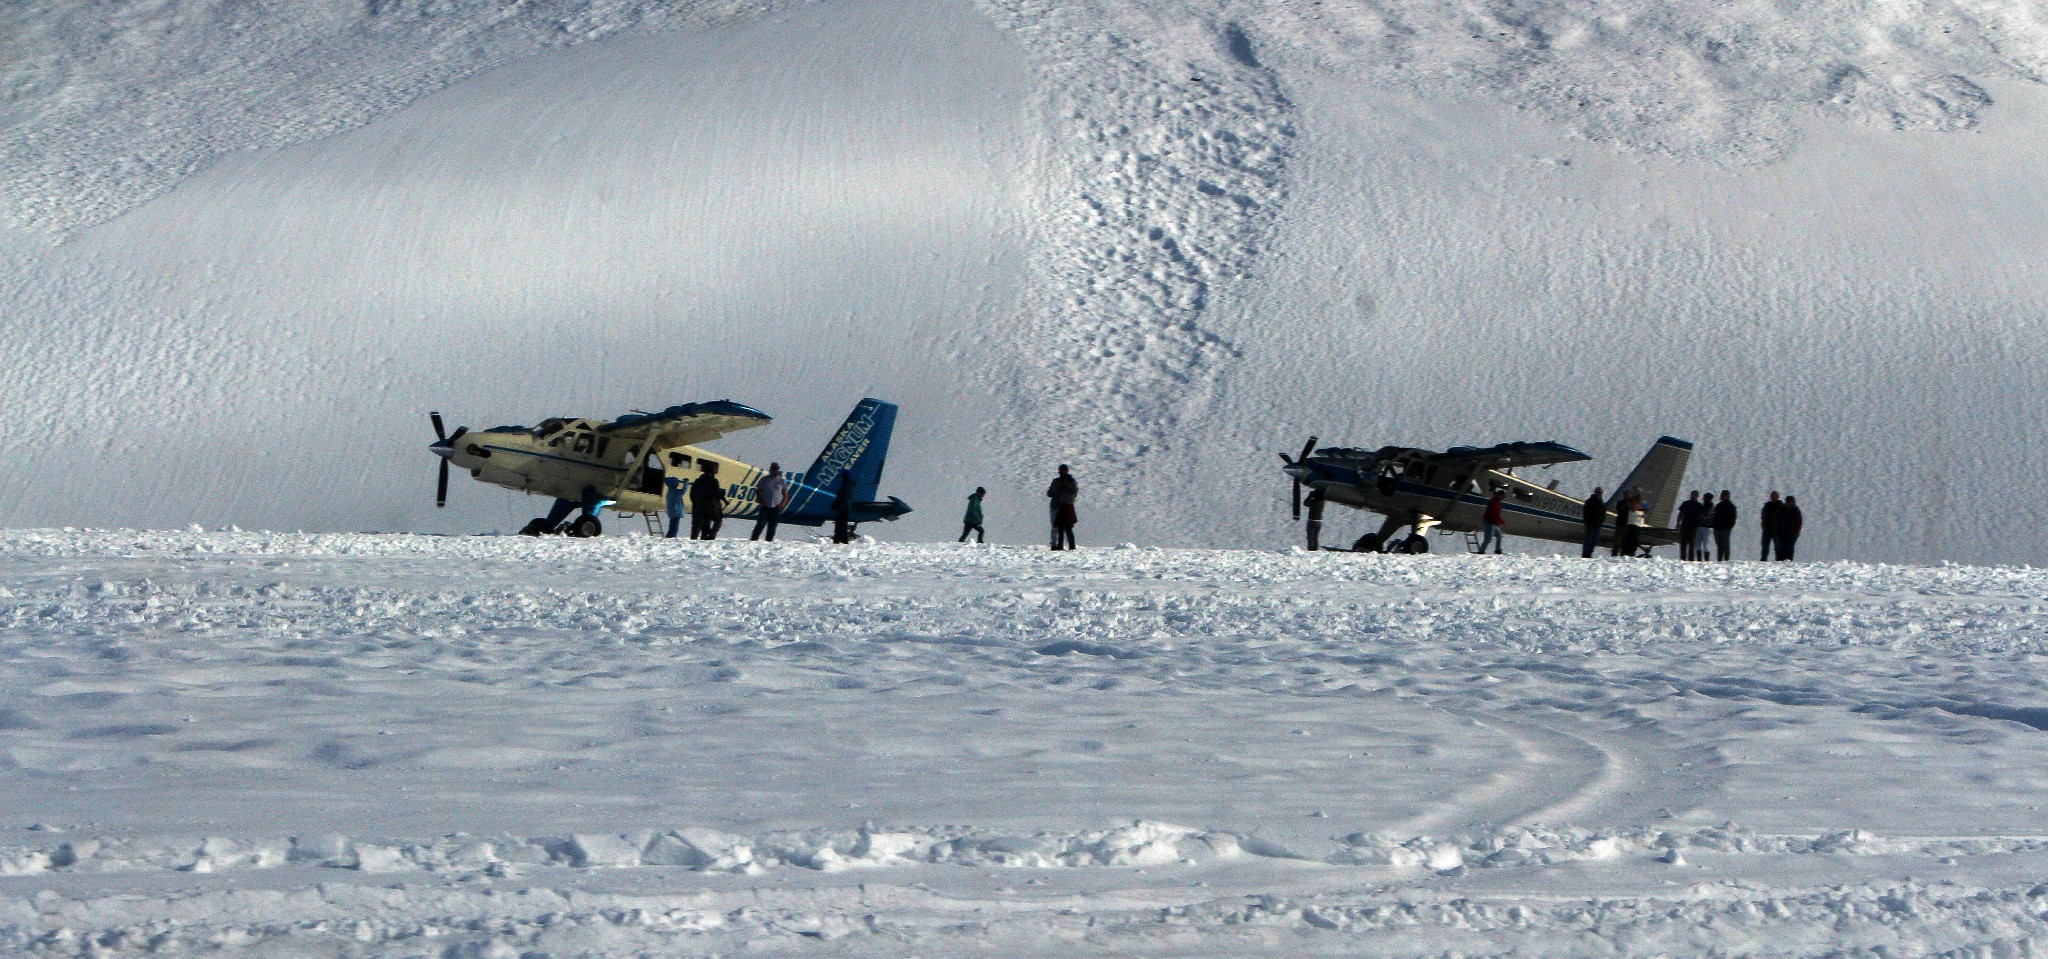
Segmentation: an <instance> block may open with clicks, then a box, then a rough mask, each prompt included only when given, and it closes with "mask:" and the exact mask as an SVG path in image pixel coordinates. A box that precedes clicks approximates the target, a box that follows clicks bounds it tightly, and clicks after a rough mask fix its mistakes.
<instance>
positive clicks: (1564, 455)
mask: <svg viewBox="0 0 2048 959" xmlns="http://www.w3.org/2000/svg"><path fill="white" fill-rule="evenodd" d="M1592 458H1593V457H1591V456H1589V455H1587V454H1586V453H1583V452H1581V451H1579V450H1576V449H1573V448H1571V447H1569V446H1566V445H1564V444H1563V443H1556V442H1551V441H1548V440H1546V441H1544V442H1540V443H1502V444H1500V445H1498V446H1486V447H1480V446H1454V447H1452V448H1450V449H1447V450H1445V451H1443V452H1441V453H1437V454H1435V455H1433V456H1431V457H1430V458H1429V461H1430V462H1432V463H1455V464H1457V465H1460V466H1469V467H1471V468H1472V469H1474V470H1499V469H1507V468H1509V467H1512V466H1550V465H1553V464H1556V463H1582V462H1585V461H1586V460H1590V459H1592Z"/></svg>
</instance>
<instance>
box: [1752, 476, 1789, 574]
mask: <svg viewBox="0 0 2048 959" xmlns="http://www.w3.org/2000/svg"><path fill="white" fill-rule="evenodd" d="M1784 511H1785V504H1784V503H1782V502H1780V501H1779V500H1778V491H1777V490H1772V491H1771V498H1770V499H1769V500H1768V501H1766V502H1765V503H1764V506H1763V509H1761V510H1759V511H1758V512H1757V522H1758V523H1760V524H1762V525H1763V530H1764V547H1763V555H1762V556H1758V557H1757V559H1760V560H1769V559H1770V558H1771V545H1772V544H1774V543H1776V542H1777V541H1778V514H1780V513H1782V512H1784Z"/></svg>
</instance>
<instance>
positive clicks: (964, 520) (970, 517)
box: [960, 486, 988, 546]
mask: <svg viewBox="0 0 2048 959" xmlns="http://www.w3.org/2000/svg"><path fill="white" fill-rule="evenodd" d="M987 495H988V490H985V489H982V488H981V487H979V486H977V487H975V488H974V492H973V493H971V494H969V495H968V497H967V513H966V514H965V515H963V516H961V517H960V542H963V543H965V542H967V534H969V533H973V534H974V544H975V545H976V546H979V545H981V544H983V543H986V542H988V534H987V533H986V532H985V531H983V530H982V528H981V498H982V497H984V496H987Z"/></svg>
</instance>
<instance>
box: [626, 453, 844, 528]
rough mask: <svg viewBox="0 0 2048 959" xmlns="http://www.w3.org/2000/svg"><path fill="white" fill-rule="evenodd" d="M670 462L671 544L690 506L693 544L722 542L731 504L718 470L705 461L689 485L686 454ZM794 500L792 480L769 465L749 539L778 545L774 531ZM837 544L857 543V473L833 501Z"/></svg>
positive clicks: (666, 481) (757, 491) (757, 492)
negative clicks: (686, 506) (720, 536)
mask: <svg viewBox="0 0 2048 959" xmlns="http://www.w3.org/2000/svg"><path fill="white" fill-rule="evenodd" d="M668 461H669V466H670V467H671V471H670V472H669V474H668V475H667V476H666V477H664V478H663V479H662V485H663V486H664V487H665V488H666V495H665V497H664V498H663V506H664V507H666V509H667V510H668V538H669V539H675V538H676V530H677V529H679V528H680V527H681V526H682V522H683V513H684V509H683V504H684V502H686V501H687V502H688V503H689V510H688V512H689V514H690V538H691V539H717V538H718V531H719V529H720V528H722V527H724V526H725V502H726V495H725V482H724V481H723V480H721V479H719V477H718V464H717V463H716V462H714V461H712V460H708V459H707V460H703V461H701V462H700V463H699V464H698V465H699V467H700V468H701V470H702V472H700V473H698V474H697V478H696V479H694V480H685V479H683V478H682V477H681V476H680V475H678V474H679V473H681V472H682V469H683V468H684V467H686V466H688V465H689V460H688V459H686V458H685V457H684V456H683V454H681V453H670V454H669V458H668ZM789 495H790V488H789V480H788V479H786V478H784V477H783V475H782V464H781V463H770V464H768V472H767V473H766V474H764V475H763V476H762V477H761V478H760V479H758V480H755V481H754V507H755V509H754V532H753V535H751V536H748V537H747V538H748V539H750V540H762V539H765V540H767V541H768V542H770V543H773V542H775V531H776V529H777V528H779V527H780V526H781V525H782V511H783V510H784V509H787V508H788V507H789ZM832 542H835V543H851V542H853V474H852V473H845V472H842V473H840V474H839V488H838V489H837V490H836V491H835V492H834V494H833V496H832Z"/></svg>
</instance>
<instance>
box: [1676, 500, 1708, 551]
mask: <svg viewBox="0 0 2048 959" xmlns="http://www.w3.org/2000/svg"><path fill="white" fill-rule="evenodd" d="M1703 511H1704V508H1703V507H1702V506H1701V505H1700V491H1699V490H1693V491H1692V493H1691V495H1689V496H1687V497H1686V498H1685V502H1683V503H1680V504H1678V558H1679V560H1681V561H1683V562H1688V563H1689V562H1692V561H1693V560H1696V559H1699V558H1700V556H1699V552H1698V551H1697V550H1695V549H1694V548H1693V546H1694V540H1697V539H1699V538H1700V520H1701V519H1703V518H1704V517H1702V516H1701V515H1700V514H1701V513H1702V512H1703Z"/></svg>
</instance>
